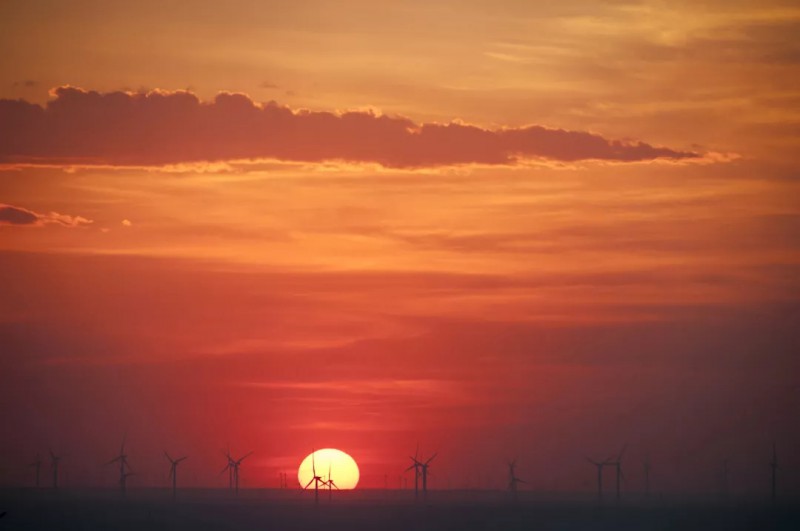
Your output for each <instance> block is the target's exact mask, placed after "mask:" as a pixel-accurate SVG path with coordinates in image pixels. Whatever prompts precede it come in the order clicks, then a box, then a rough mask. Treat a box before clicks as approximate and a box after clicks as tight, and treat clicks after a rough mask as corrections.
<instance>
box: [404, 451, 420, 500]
mask: <svg viewBox="0 0 800 531" xmlns="http://www.w3.org/2000/svg"><path fill="white" fill-rule="evenodd" d="M418 455H419V443H417V449H416V451H415V452H414V457H411V456H408V458H409V459H411V460H412V461H414V463H413V464H412V465H411V466H410V467H408V468H406V470H405V471H406V472H408V471H409V470H411V469H412V468H413V469H414V498H417V497H419V477H420V467H421V466H422V465H421V463H420V462H419V461H418V460H417V457H418Z"/></svg>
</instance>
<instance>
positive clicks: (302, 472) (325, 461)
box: [297, 448, 360, 490]
mask: <svg viewBox="0 0 800 531" xmlns="http://www.w3.org/2000/svg"><path fill="white" fill-rule="evenodd" d="M312 455H313V462H312ZM314 468H316V471H317V476H319V477H321V478H322V480H323V481H328V479H329V478H333V483H334V485H336V486H337V487H339V490H350V489H354V488H356V485H358V478H359V476H360V474H359V471H358V465H357V464H356V461H355V459H353V458H352V457H350V456H349V455H347V454H346V453H344V452H343V451H341V450H337V449H335V448H323V449H322V450H316V451H315V452H314V453H313V454H308V455H307V456H306V458H305V459H303V462H302V463H300V467H299V468H298V469H297V481H298V482H299V483H300V487H305V486H306V485H308V484H309V482H311V481H312V480H313V479H314ZM329 474H330V476H329ZM313 487H314V484H313V483H312V484H311V486H310V487H309V488H313ZM320 488H322V485H320ZM325 488H327V486H326V487H325Z"/></svg>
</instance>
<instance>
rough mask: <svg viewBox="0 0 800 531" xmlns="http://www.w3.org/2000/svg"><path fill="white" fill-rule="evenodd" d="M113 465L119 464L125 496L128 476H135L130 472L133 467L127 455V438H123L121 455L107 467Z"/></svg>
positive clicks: (120, 484) (120, 486)
mask: <svg viewBox="0 0 800 531" xmlns="http://www.w3.org/2000/svg"><path fill="white" fill-rule="evenodd" d="M112 463H119V488H120V492H121V493H122V495H123V496H124V495H125V492H126V490H127V483H128V476H131V475H133V474H132V473H131V471H130V470H131V467H130V465H129V464H128V456H127V455H125V437H123V438H122V446H120V448H119V455H118V456H116V457H115V458H114V459H112V460H111V461H109V462H108V463H106V465H110V464H112Z"/></svg>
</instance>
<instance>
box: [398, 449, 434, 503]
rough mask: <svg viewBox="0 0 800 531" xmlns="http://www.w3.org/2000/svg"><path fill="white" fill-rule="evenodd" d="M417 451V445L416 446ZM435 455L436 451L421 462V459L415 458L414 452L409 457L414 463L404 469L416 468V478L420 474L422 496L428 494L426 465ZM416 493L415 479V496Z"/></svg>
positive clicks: (415, 484) (427, 465) (428, 464)
mask: <svg viewBox="0 0 800 531" xmlns="http://www.w3.org/2000/svg"><path fill="white" fill-rule="evenodd" d="M417 452H419V446H417ZM436 455H437V453H436V452H434V454H433V455H432V456H430V457H429V458H428V460H427V461H425V462H424V463H423V462H422V461H420V460H419V459H417V456H418V453H415V454H414V457H412V458H411V459H412V460H413V461H414V464H413V465H411V466H410V467H408V468H407V469H406V470H410V469H411V468H414V469H415V470H416V478H418V477H419V476H422V494H423V495H424V496H427V495H428V467H429V466H430V464H431V461H433V460H434V459H435V458H436ZM416 478H415V479H416ZM417 493H418V489H417V482H416V481H415V482H414V495H415V496H416V495H417Z"/></svg>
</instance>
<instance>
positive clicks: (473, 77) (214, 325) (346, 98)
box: [0, 0, 800, 496]
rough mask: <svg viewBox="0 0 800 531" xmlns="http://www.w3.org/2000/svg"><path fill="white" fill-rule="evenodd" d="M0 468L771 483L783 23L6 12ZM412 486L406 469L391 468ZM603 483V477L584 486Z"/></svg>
mask: <svg viewBox="0 0 800 531" xmlns="http://www.w3.org/2000/svg"><path fill="white" fill-rule="evenodd" d="M0 30H2V31H0V48H2V50H4V52H3V54H2V55H0V278H2V282H0V345H1V346H2V349H0V414H2V418H3V421H4V424H5V425H6V426H7V427H10V428H7V429H6V430H4V436H3V437H2V438H0V484H2V485H30V484H31V483H32V482H33V472H32V469H29V468H27V464H28V463H29V462H32V461H34V460H35V457H36V454H37V453H40V454H42V455H43V456H45V455H46V454H47V453H48V452H49V451H50V449H52V450H53V451H54V452H56V453H59V454H63V455H64V456H65V457H64V460H63V461H62V480H63V482H64V484H65V485H67V486H75V487H79V486H108V487H112V486H114V485H115V480H116V476H115V474H116V472H115V470H114V468H113V467H107V466H103V463H105V462H107V461H109V460H110V459H112V458H113V457H114V456H115V455H116V453H117V451H118V449H119V445H120V442H121V441H122V439H123V437H125V440H126V448H127V451H128V455H129V462H130V464H131V466H132V468H133V471H134V473H135V474H136V475H135V476H132V477H131V479H130V480H129V484H130V486H131V487H136V486H163V485H165V484H166V481H167V474H168V472H169V463H168V462H167V461H166V459H165V458H164V457H163V451H164V450H166V451H168V452H169V453H170V454H171V455H173V456H174V455H189V459H188V460H187V461H186V462H184V463H182V465H181V466H182V467H185V468H183V475H182V476H181V478H182V480H183V481H185V482H186V484H187V485H192V486H209V487H223V486H225V484H226V481H227V480H226V478H225V477H224V475H220V474H219V470H221V469H222V467H223V466H224V465H225V457H224V456H223V454H222V450H224V449H226V448H230V449H231V451H232V452H233V454H234V455H237V454H244V453H246V452H249V451H253V452H254V453H253V455H252V456H251V457H248V458H247V460H246V461H245V462H244V464H243V465H242V472H241V483H242V486H244V487H277V486H278V485H279V480H278V476H279V474H280V473H283V472H286V473H288V475H289V477H295V476H296V471H297V467H298V466H299V464H300V462H301V461H302V460H303V458H304V457H305V456H306V455H308V453H309V452H310V450H311V449H312V448H325V447H330V448H339V449H341V450H344V451H345V452H347V453H348V454H350V455H351V456H353V458H354V459H355V460H356V461H357V462H358V464H359V467H360V470H361V482H360V484H359V486H360V487H367V488H383V487H384V486H385V485H387V484H388V485H389V486H392V487H394V486H398V485H400V484H401V483H402V479H401V478H402V476H403V474H404V473H403V471H404V470H405V468H406V467H407V466H408V465H409V464H411V461H410V460H409V459H408V456H409V454H413V453H414V452H415V449H416V447H417V445H419V451H420V453H421V454H422V455H423V456H430V455H431V454H432V453H433V452H438V456H437V458H436V460H435V461H434V463H433V464H432V466H431V472H432V474H433V475H432V476H431V478H430V486H431V488H488V487H491V488H505V484H506V481H507V465H506V463H507V462H508V460H510V459H513V458H516V459H517V463H518V467H517V474H518V475H519V476H520V477H522V478H524V479H526V480H527V481H528V482H529V485H528V488H531V489H534V490H540V491H545V490H548V491H549V490H555V491H591V490H592V489H593V488H594V481H595V470H594V468H593V467H592V466H591V465H590V464H589V463H587V462H586V457H591V458H594V459H604V458H606V457H609V456H613V455H615V454H617V453H618V452H619V451H620V449H621V448H622V447H623V446H624V445H627V449H626V453H625V460H624V467H625V478H626V479H625V486H624V488H625V489H627V490H632V491H634V490H641V489H642V488H643V479H642V478H643V472H642V470H643V463H644V462H645V461H646V460H649V461H650V462H651V466H652V468H651V470H652V473H651V482H652V489H653V490H656V491H660V492H667V493H668V492H714V491H716V490H718V488H719V481H720V474H721V470H722V462H723V460H725V459H729V460H730V463H731V465H730V466H731V489H732V490H734V491H736V492H740V493H746V494H748V495H752V496H759V495H764V494H765V493H766V492H767V488H768V473H769V472H768V462H769V459H770V457H771V446H772V444H773V442H774V443H775V444H776V448H777V451H778V457H779V461H780V463H781V466H782V468H781V470H786V471H787V472H786V473H784V474H783V475H781V476H780V477H779V485H780V488H781V489H783V490H785V491H793V492H800V481H798V480H797V479H796V478H795V477H794V476H796V474H794V475H792V474H791V473H790V472H788V471H791V470H795V471H796V470H797V469H798V468H799V467H800V455H798V454H797V448H798V447H800V428H798V424H797V422H796V414H797V411H798V410H800V362H799V361H798V357H797V353H798V346H799V343H800V341H799V340H800V326H798V322H799V321H800V275H799V273H800V181H798V177H799V176H798V162H800V161H798V155H797V153H799V152H800V89H799V88H798V87H800V69H799V68H798V62H800V45H799V44H798V40H797V38H796V35H797V34H798V33H800V8H798V6H797V5H796V3H795V2H791V1H785V2H782V1H772V0H770V1H759V2H755V1H730V0H726V1H722V0H711V1H703V2H696V1H692V2H689V1H685V2H683V1H676V2H670V3H664V2H657V1H649V0H641V1H640V0H630V1H628V0H619V1H608V2H595V1H589V0H561V1H559V2H524V1H511V0H504V1H503V0H493V1H491V2H490V1H483V0H458V1H456V0H443V1H439V2H428V1H417V0H409V1H406V2H394V3H389V2H374V1H366V0H352V1H350V2H332V1H322V0H318V1H303V0H299V1H286V2H282V1H258V2H256V1H245V0H232V1H229V2H226V3H225V5H224V6H223V5H221V4H220V3H219V2H212V1H210V0H198V1H194V2H186V1H177V0H176V1H170V2H156V1H141V2H136V3H131V2H121V1H112V0H105V1H99V0H98V1H89V0H75V1H71V2H57V1H45V0H34V1H24V2H23V1H21V0H3V1H0ZM405 477H406V478H407V479H408V480H409V481H413V477H412V476H411V475H410V473H406V474H405ZM609 485H610V484H609Z"/></svg>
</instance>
